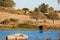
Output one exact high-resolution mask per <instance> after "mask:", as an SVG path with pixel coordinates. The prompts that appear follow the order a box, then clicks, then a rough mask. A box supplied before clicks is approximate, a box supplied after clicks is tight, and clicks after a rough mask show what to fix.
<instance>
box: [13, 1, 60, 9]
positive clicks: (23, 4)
mask: <svg viewBox="0 0 60 40" xmlns="http://www.w3.org/2000/svg"><path fill="white" fill-rule="evenodd" d="M14 2H15V3H16V6H15V8H17V9H18V8H19V9H22V8H29V9H34V8H35V7H38V6H39V5H41V4H42V3H45V4H48V5H49V7H53V8H54V9H55V10H60V4H58V0H14Z"/></svg>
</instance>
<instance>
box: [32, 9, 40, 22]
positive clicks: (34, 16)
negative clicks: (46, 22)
mask: <svg viewBox="0 0 60 40" xmlns="http://www.w3.org/2000/svg"><path fill="white" fill-rule="evenodd" d="M31 17H32V18H34V19H36V21H37V20H38V19H39V18H40V11H39V9H38V8H35V9H34V12H32V13H31Z"/></svg>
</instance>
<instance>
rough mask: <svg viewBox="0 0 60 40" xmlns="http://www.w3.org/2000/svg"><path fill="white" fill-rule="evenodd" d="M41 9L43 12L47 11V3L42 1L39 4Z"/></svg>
mask: <svg viewBox="0 0 60 40" xmlns="http://www.w3.org/2000/svg"><path fill="white" fill-rule="evenodd" d="M39 9H40V11H41V12H42V13H47V9H48V5H46V4H45V3H42V4H41V5H40V6H39Z"/></svg>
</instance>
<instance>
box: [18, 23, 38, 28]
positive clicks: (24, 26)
mask: <svg viewBox="0 0 60 40" xmlns="http://www.w3.org/2000/svg"><path fill="white" fill-rule="evenodd" d="M18 27H19V28H38V27H37V26H34V25H31V24H26V23H24V24H19V25H18Z"/></svg>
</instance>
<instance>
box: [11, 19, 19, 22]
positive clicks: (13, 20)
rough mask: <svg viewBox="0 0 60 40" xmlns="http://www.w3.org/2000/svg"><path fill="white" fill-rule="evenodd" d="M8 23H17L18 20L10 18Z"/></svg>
mask: <svg viewBox="0 0 60 40" xmlns="http://www.w3.org/2000/svg"><path fill="white" fill-rule="evenodd" d="M10 21H11V22H17V21H18V20H17V19H14V18H10Z"/></svg>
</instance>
